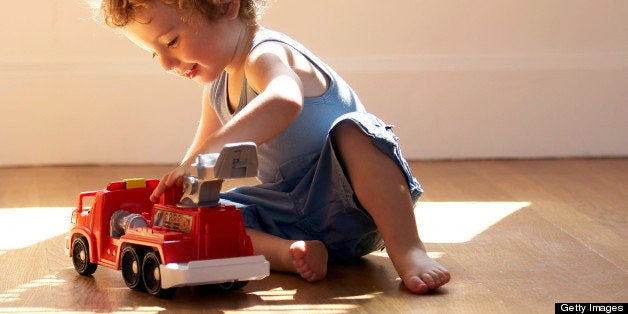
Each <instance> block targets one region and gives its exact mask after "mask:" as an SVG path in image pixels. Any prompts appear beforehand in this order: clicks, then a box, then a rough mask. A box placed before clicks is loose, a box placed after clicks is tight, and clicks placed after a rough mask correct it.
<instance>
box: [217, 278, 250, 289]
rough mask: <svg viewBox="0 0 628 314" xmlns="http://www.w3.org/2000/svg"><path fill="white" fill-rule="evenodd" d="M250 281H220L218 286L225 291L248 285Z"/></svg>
mask: <svg viewBox="0 0 628 314" xmlns="http://www.w3.org/2000/svg"><path fill="white" fill-rule="evenodd" d="M247 283H249V282H248V281H237V280H235V281H227V282H223V283H219V284H218V286H219V287H220V288H221V289H222V290H225V291H231V290H238V289H242V287H244V286H246V284H247Z"/></svg>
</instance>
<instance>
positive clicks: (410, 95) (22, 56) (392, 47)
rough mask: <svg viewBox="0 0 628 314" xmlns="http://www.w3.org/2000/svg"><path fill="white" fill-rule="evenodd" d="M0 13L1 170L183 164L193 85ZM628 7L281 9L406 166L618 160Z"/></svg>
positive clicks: (24, 15) (447, 4) (280, 16)
mask: <svg viewBox="0 0 628 314" xmlns="http://www.w3.org/2000/svg"><path fill="white" fill-rule="evenodd" d="M35 2H36V3H37V5H36V6H35V5H33V2H32V1H19V2H18V1H14V2H11V3H10V4H5V5H4V6H3V10H1V11H0V23H1V24H0V26H1V29H3V30H4V31H3V34H2V36H3V39H4V41H5V42H4V44H3V45H0V102H1V104H0V106H1V108H2V109H1V111H0V113H1V114H0V138H2V150H1V151H0V166H3V165H4V166H10V165H30V164H75V163H80V164H83V163H162V162H168V163H172V162H177V161H178V160H179V159H180V158H181V156H182V155H183V153H184V151H185V149H186V147H187V145H188V143H189V141H190V140H191V137H192V135H193V133H194V130H195V127H196V121H197V119H198V118H197V115H198V112H199V102H200V92H201V88H200V87H199V86H197V85H195V84H194V83H190V82H186V81H184V80H182V79H178V78H175V77H171V76H168V75H166V74H163V73H161V72H160V70H159V67H158V66H157V64H156V63H154V61H153V60H151V59H150V57H149V56H148V55H146V53H145V52H143V51H142V50H140V49H138V48H136V47H134V46H132V44H130V43H128V42H127V41H126V40H125V39H124V38H122V37H120V36H119V35H116V34H115V33H114V32H112V31H110V30H109V29H107V28H105V27H103V26H100V25H97V24H95V23H94V22H93V21H91V20H90V19H89V17H90V13H89V11H88V9H87V7H86V5H85V4H84V2H83V1H82V0H47V1H41V0H39V1H35ZM627 20H628V1H624V0H615V1H613V0H588V1H584V0H529V1H519V0H483V1H468V0H467V1H465V0H458V1H453V0H449V1H443V0H400V1H394V2H382V1H373V0H343V1H331V0H319V1H305V0H276V3H275V4H274V5H273V6H271V7H270V8H269V10H268V13H267V14H266V15H265V17H264V19H263V20H262V22H263V24H265V25H267V26H269V27H271V28H276V29H279V30H282V31H284V32H286V33H287V34H289V35H292V36H293V37H295V38H297V39H299V40H300V41H301V42H303V43H304V44H306V45H307V46H309V47H310V48H311V49H312V50H313V51H314V52H316V53H318V54H319V55H320V56H321V57H322V58H323V59H325V60H327V61H328V63H330V64H331V65H333V66H334V67H335V68H336V70H337V71H338V72H340V73H341V74H343V75H344V76H345V79H346V80H347V81H349V82H350V83H351V84H352V86H353V87H354V89H356V90H357V91H358V93H359V95H360V98H361V99H362V101H363V102H364V103H365V104H366V106H367V108H368V109H369V110H370V111H372V112H374V113H376V114H378V115H379V116H380V117H382V118H383V119H384V120H385V121H386V122H388V123H391V124H395V125H396V127H395V130H396V132H397V135H398V136H399V137H400V141H401V143H402V145H403V149H404V151H405V154H406V156H407V157H408V158H410V159H433V158H448V159H449V158H453V159H457V158H510V157H514V158H521V157H566V156H626V155H628V137H627V136H626V134H628V88H626V87H627V86H628V26H627V25H628V24H626V22H625V21H627Z"/></svg>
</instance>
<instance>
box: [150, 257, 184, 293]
mask: <svg viewBox="0 0 628 314" xmlns="http://www.w3.org/2000/svg"><path fill="white" fill-rule="evenodd" d="M159 264H161V260H160V259H159V255H158V254H157V252H155V251H150V252H148V253H146V255H145V256H144V261H143V262H142V279H143V280H144V287H145V288H146V292H148V293H150V294H152V295H154V296H156V297H158V298H167V299H169V298H172V296H173V295H174V293H175V291H176V290H177V289H176V288H168V289H162V288H161V272H160V270H159Z"/></svg>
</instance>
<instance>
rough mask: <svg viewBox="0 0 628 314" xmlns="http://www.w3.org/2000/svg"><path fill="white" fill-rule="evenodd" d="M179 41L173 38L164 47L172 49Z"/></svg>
mask: <svg viewBox="0 0 628 314" xmlns="http://www.w3.org/2000/svg"><path fill="white" fill-rule="evenodd" d="M178 40H179V37H175V38H174V39H173V40H171V41H170V42H168V44H167V45H166V46H168V47H169V48H170V47H173V46H174V45H176V44H177V41H178Z"/></svg>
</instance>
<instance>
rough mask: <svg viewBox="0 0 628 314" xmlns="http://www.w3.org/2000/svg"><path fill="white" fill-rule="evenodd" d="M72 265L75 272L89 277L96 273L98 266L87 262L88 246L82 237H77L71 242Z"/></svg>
mask: <svg viewBox="0 0 628 314" xmlns="http://www.w3.org/2000/svg"><path fill="white" fill-rule="evenodd" d="M72 264H74V269H76V272H78V273H79V274H81V275H83V276H89V275H91V274H93V273H94V272H95V271H96V268H97V267H98V264H93V263H91V262H90V261H89V244H88V243H87V240H86V239H85V238H84V237H77V238H76V239H74V241H72Z"/></svg>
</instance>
